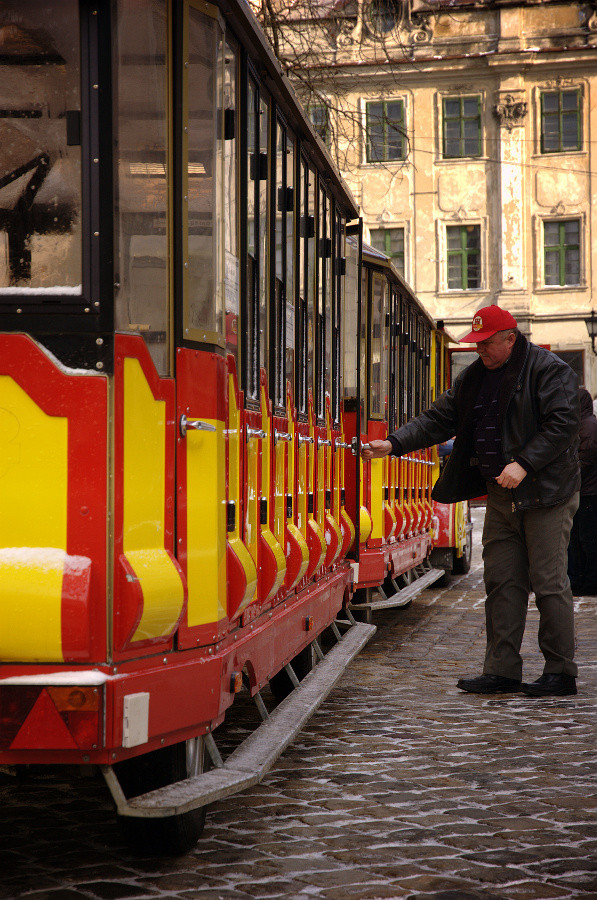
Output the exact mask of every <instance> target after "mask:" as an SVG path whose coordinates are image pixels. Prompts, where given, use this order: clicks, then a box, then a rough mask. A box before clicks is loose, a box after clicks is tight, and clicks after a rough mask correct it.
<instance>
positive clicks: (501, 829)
mask: <svg viewBox="0 0 597 900" xmlns="http://www.w3.org/2000/svg"><path fill="white" fill-rule="evenodd" d="M481 519H482V510H475V541H476V546H475V552H474V556H473V565H472V568H471V572H470V573H469V574H468V575H466V576H461V577H459V578H457V579H454V580H453V582H452V584H451V585H450V586H449V587H448V588H440V589H438V588H431V589H429V590H426V591H424V592H423V593H422V594H421V595H419V597H417V598H416V599H415V601H414V602H413V604H412V605H411V606H410V607H409V608H407V609H396V610H386V611H382V612H380V613H379V614H378V615H377V617H376V624H377V626H378V631H377V634H376V635H375V637H374V638H373V639H372V641H371V642H370V643H369V644H368V645H367V646H366V647H365V649H364V650H363V652H362V653H361V654H360V656H359V657H358V658H357V659H355V660H354V662H353V664H352V665H351V667H350V669H349V670H348V671H347V672H346V673H345V674H344V676H343V678H342V680H341V681H340V682H339V684H338V685H337V687H336V688H335V690H334V691H333V692H332V693H331V694H330V696H329V698H328V700H327V701H326V703H325V704H324V705H323V707H322V708H321V709H320V710H319V711H318V713H317V714H316V715H315V716H314V717H313V719H312V720H311V721H310V722H309V723H308V724H307V727H306V728H305V730H304V731H303V732H302V733H301V734H300V735H299V736H298V738H297V739H296V741H295V742H294V743H293V744H292V745H291V746H290V747H289V748H288V750H287V751H286V752H285V753H284V755H283V756H282V758H281V759H280V760H279V762H278V764H277V766H276V768H275V769H274V770H273V771H272V772H271V773H270V774H269V775H268V776H267V777H266V778H265V779H264V781H263V782H262V784H259V785H255V786H254V787H252V788H251V789H250V790H248V791H246V792H245V793H244V794H241V795H238V796H236V797H230V798H227V799H226V800H224V801H222V802H220V803H217V804H215V805H214V806H213V807H212V808H211V809H210V810H209V812H208V818H207V825H206V830H205V834H204V836H203V838H202V840H201V841H200V843H199V844H198V845H197V847H196V848H195V849H194V850H193V851H191V852H190V853H188V854H186V855H184V856H182V857H180V858H178V859H176V858H168V859H157V858H151V857H136V856H133V855H132V854H131V853H130V852H129V851H128V850H127V848H126V847H125V845H124V843H123V840H122V838H121V836H120V833H119V831H118V828H117V827H115V822H114V817H113V812H112V805H111V802H110V799H109V797H108V795H107V792H106V788H105V785H104V783H103V780H102V779H101V777H99V776H98V777H92V778H87V779H84V780H81V781H80V782H79V781H77V782H74V783H73V780H72V776H70V775H68V774H67V773H66V772H64V771H62V770H56V771H52V772H48V770H44V769H40V768H38V767H36V768H34V769H32V770H31V771H29V772H28V773H27V774H26V777H24V778H20V779H18V780H15V779H14V778H8V777H2V778H0V803H1V804H2V815H1V816H0V848H1V849H0V854H1V855H0V900H15V898H21V897H30V898H35V900H46V898H48V900H79V898H86V900H119V898H121V897H122V898H123V900H136V898H139V900H146V898H150V897H156V898H158V900H164V898H167V900H171V898H172V900H194V898H197V900H220V898H221V900H276V898H278V897H279V898H283V900H303V898H307V900H311V898H317V900H353V898H354V900H376V898H379V900H560V898H562V900H597V863H596V862H595V861H596V860H597V800H596V799H595V790H594V785H595V780H596V776H597V754H595V737H594V736H595V726H596V724H597V616H596V615H595V612H596V610H597V599H594V600H591V599H589V598H586V599H583V600H580V601H576V604H575V606H576V615H577V641H578V661H579V666H580V677H579V694H578V695H577V696H575V697H572V698H557V699H554V700H545V701H536V702H534V701H527V700H526V699H525V698H522V697H521V696H519V695H513V696H511V697H507V696H502V697H497V696H496V697H492V696H489V697H482V696H475V695H470V694H465V693H463V692H461V691H459V690H458V689H457V688H456V680H457V679H458V677H460V676H461V675H467V674H471V675H476V674H479V672H480V671H481V665H482V659H483V653H484V643H485V637H484V622H483V609H482V606H483V597H484V595H483V585H482V577H481V576H482V568H481V559H480V547H479V543H480V541H479V534H480V531H479V526H480V522H481ZM537 624H538V614H537V611H536V609H535V608H534V604H533V603H531V604H530V607H529V615H528V624H527V632H526V634H525V638H524V643H523V655H524V658H525V673H524V677H525V678H526V679H527V680H533V679H534V678H536V677H538V675H539V674H540V672H541V670H542V659H541V657H540V654H539V651H538V649H537V645H536V632H537ZM241 697H242V695H241ZM264 698H265V701H266V703H267V704H271V697H270V696H269V695H268V692H267V690H265V691H264ZM239 699H240V698H239ZM237 711H238V712H239V714H240V719H239V722H238V724H235V725H234V727H228V726H226V725H225V726H224V729H220V734H219V735H218V734H216V740H217V741H218V742H219V744H220V746H221V747H222V752H223V753H224V755H225V754H226V752H229V751H230V750H231V749H232V748H234V747H235V746H236V745H237V744H238V742H239V741H240V740H241V738H242V736H243V735H244V734H246V733H247V732H248V731H249V730H250V729H251V728H252V727H253V725H254V723H255V722H256V721H257V716H256V712H255V710H254V708H253V707H252V706H250V705H249V704H246V705H245V706H239V707H238V709H237Z"/></svg>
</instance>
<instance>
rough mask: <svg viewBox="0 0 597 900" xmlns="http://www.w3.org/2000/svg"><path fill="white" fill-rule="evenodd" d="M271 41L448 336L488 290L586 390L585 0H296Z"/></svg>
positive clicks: (591, 286)
mask: <svg viewBox="0 0 597 900" xmlns="http://www.w3.org/2000/svg"><path fill="white" fill-rule="evenodd" d="M280 35H281V36H282V37H281V38H280ZM297 35H298V36H300V37H297ZM278 40H279V45H278V46H279V53H280V55H281V57H283V58H285V60H286V63H287V64H288V66H289V70H290V74H291V76H292V74H293V70H294V74H295V75H296V74H300V75H301V77H300V79H299V80H298V81H297V84H298V86H299V91H300V92H302V93H303V94H304V95H305V94H306V95H307V96H306V101H307V103H308V105H309V107H310V109H311V115H312V118H313V119H314V121H315V122H316V123H317V124H318V127H319V129H320V132H321V134H322V136H323V138H324V139H325V140H326V142H327V143H328V146H329V149H330V152H331V153H332V155H333V156H335V158H336V160H337V162H338V163H339V165H340V168H341V169H342V171H343V174H344V176H345V178H346V180H347V182H348V183H349V185H350V186H351V188H352V189H353V191H354V193H355V195H356V196H357V198H358V199H359V201H360V206H361V210H362V216H363V220H364V224H365V236H366V238H368V239H369V241H370V242H371V243H372V244H373V245H374V246H376V247H378V248H380V249H383V250H385V251H386V252H389V253H390V254H391V255H392V256H394V258H395V261H396V263H397V265H398V266H399V267H400V268H402V269H403V271H404V275H405V277H406V279H407V281H409V282H410V284H411V285H412V287H413V288H414V290H415V292H416V293H417V295H418V297H419V298H420V299H421V300H422V301H423V302H424V304H425V305H426V307H427V308H428V310H429V311H430V313H431V314H432V315H433V316H434V317H435V318H438V319H444V320H445V322H446V324H447V325H448V326H449V327H450V330H451V331H452V332H453V333H454V334H456V335H457V336H458V335H462V334H464V332H465V330H468V328H469V326H470V321H471V317H472V315H473V313H474V312H475V310H477V309H479V308H480V307H483V306H487V305H489V304H493V303H497V304H499V305H500V306H503V307H505V308H506V309H508V310H510V311H511V312H512V313H513V315H514V316H515V317H516V319H517V320H518V322H519V324H520V327H521V330H523V331H524V333H526V334H527V335H528V336H529V337H530V338H531V339H532V340H533V341H534V342H536V343H540V344H547V345H550V346H551V348H552V349H553V350H554V351H555V352H557V353H559V354H561V355H562V356H563V357H564V358H565V359H567V361H569V362H570V363H571V364H572V365H573V366H574V367H575V368H576V369H577V371H578V373H579V376H580V378H581V382H583V383H584V384H585V385H586V386H587V387H588V388H589V390H591V392H592V394H593V395H594V394H595V393H596V392H597V364H596V359H597V357H595V355H594V353H593V349H592V347H591V340H590V338H589V333H588V330H587V325H586V323H585V319H586V318H587V317H589V316H590V315H591V310H592V309H594V308H597V246H594V242H593V240H592V235H593V232H594V230H595V228H596V227H597V192H596V191H595V184H596V178H597V158H596V150H595V148H596V147H597V143H596V142H597V3H580V2H559V0H542V2H535V0H531V2H526V3H520V2H512V0H429V2H421V0H408V2H400V0H358V2H356V0H349V2H341V0H340V2H339V0H336V2H332V0H330V2H329V3H327V2H315V0H310V3H308V5H303V6H301V5H300V4H299V5H294V6H292V7H290V11H289V12H287V13H286V16H285V18H284V20H283V27H282V28H281V29H280V34H279V36H278ZM305 72H307V73H308V78H306V77H305V75H304V73H305Z"/></svg>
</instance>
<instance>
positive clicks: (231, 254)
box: [223, 40, 240, 372]
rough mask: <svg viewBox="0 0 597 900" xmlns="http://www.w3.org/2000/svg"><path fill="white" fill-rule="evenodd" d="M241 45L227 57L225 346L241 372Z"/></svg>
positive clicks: (232, 48)
mask: <svg viewBox="0 0 597 900" xmlns="http://www.w3.org/2000/svg"><path fill="white" fill-rule="evenodd" d="M237 82H238V48H237V47H236V45H235V44H233V43H232V42H231V41H230V40H228V41H227V43H226V48H225V57H224V129H225V131H224V185H223V188H224V191H223V194H224V196H223V203H224V222H223V226H224V302H225V308H226V350H227V351H228V353H231V354H232V355H233V356H234V358H235V360H236V370H237V372H238V364H239V359H238V316H239V297H240V248H239V242H238V194H237V164H238V160H237V156H238V149H237V147H238V117H237V114H236V110H237V90H238V88H237Z"/></svg>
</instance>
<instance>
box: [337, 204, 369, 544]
mask: <svg viewBox="0 0 597 900" xmlns="http://www.w3.org/2000/svg"><path fill="white" fill-rule="evenodd" d="M345 247H346V263H345V270H346V275H345V290H344V303H343V316H342V362H341V366H342V394H341V416H342V423H343V426H344V441H343V443H344V444H347V445H348V448H346V447H345V448H343V449H344V460H343V464H344V503H345V508H346V512H347V515H348V518H349V519H350V521H351V522H352V524H353V527H354V550H353V551H352V552H353V555H354V556H355V558H356V560H357V561H358V558H359V545H360V542H361V537H360V536H361V534H363V533H364V534H365V536H366V537H368V536H369V533H370V520H369V519H368V517H367V520H368V521H364V522H361V506H362V503H361V490H362V488H361V486H362V473H363V462H362V460H361V459H360V457H357V455H356V449H357V448H356V444H357V438H358V435H359V434H360V428H361V425H360V423H361V421H364V416H363V411H362V406H363V403H364V397H365V394H364V389H363V386H362V378H363V368H364V358H362V357H361V347H362V342H361V340H360V333H361V329H362V324H361V318H362V314H361V309H362V303H361V292H362V280H361V269H362V266H361V258H362V223H361V222H359V224H358V225H350V226H348V227H347V239H346V243H345ZM365 296H366V295H365ZM365 318H366V317H365ZM365 539H366V538H365Z"/></svg>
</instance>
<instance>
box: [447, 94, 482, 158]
mask: <svg viewBox="0 0 597 900" xmlns="http://www.w3.org/2000/svg"><path fill="white" fill-rule="evenodd" d="M443 113H444V114H443V129H444V130H443V138H444V140H443V155H444V157H445V158H446V159H461V158H463V157H469V156H481V98H480V97H444V101H443Z"/></svg>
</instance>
